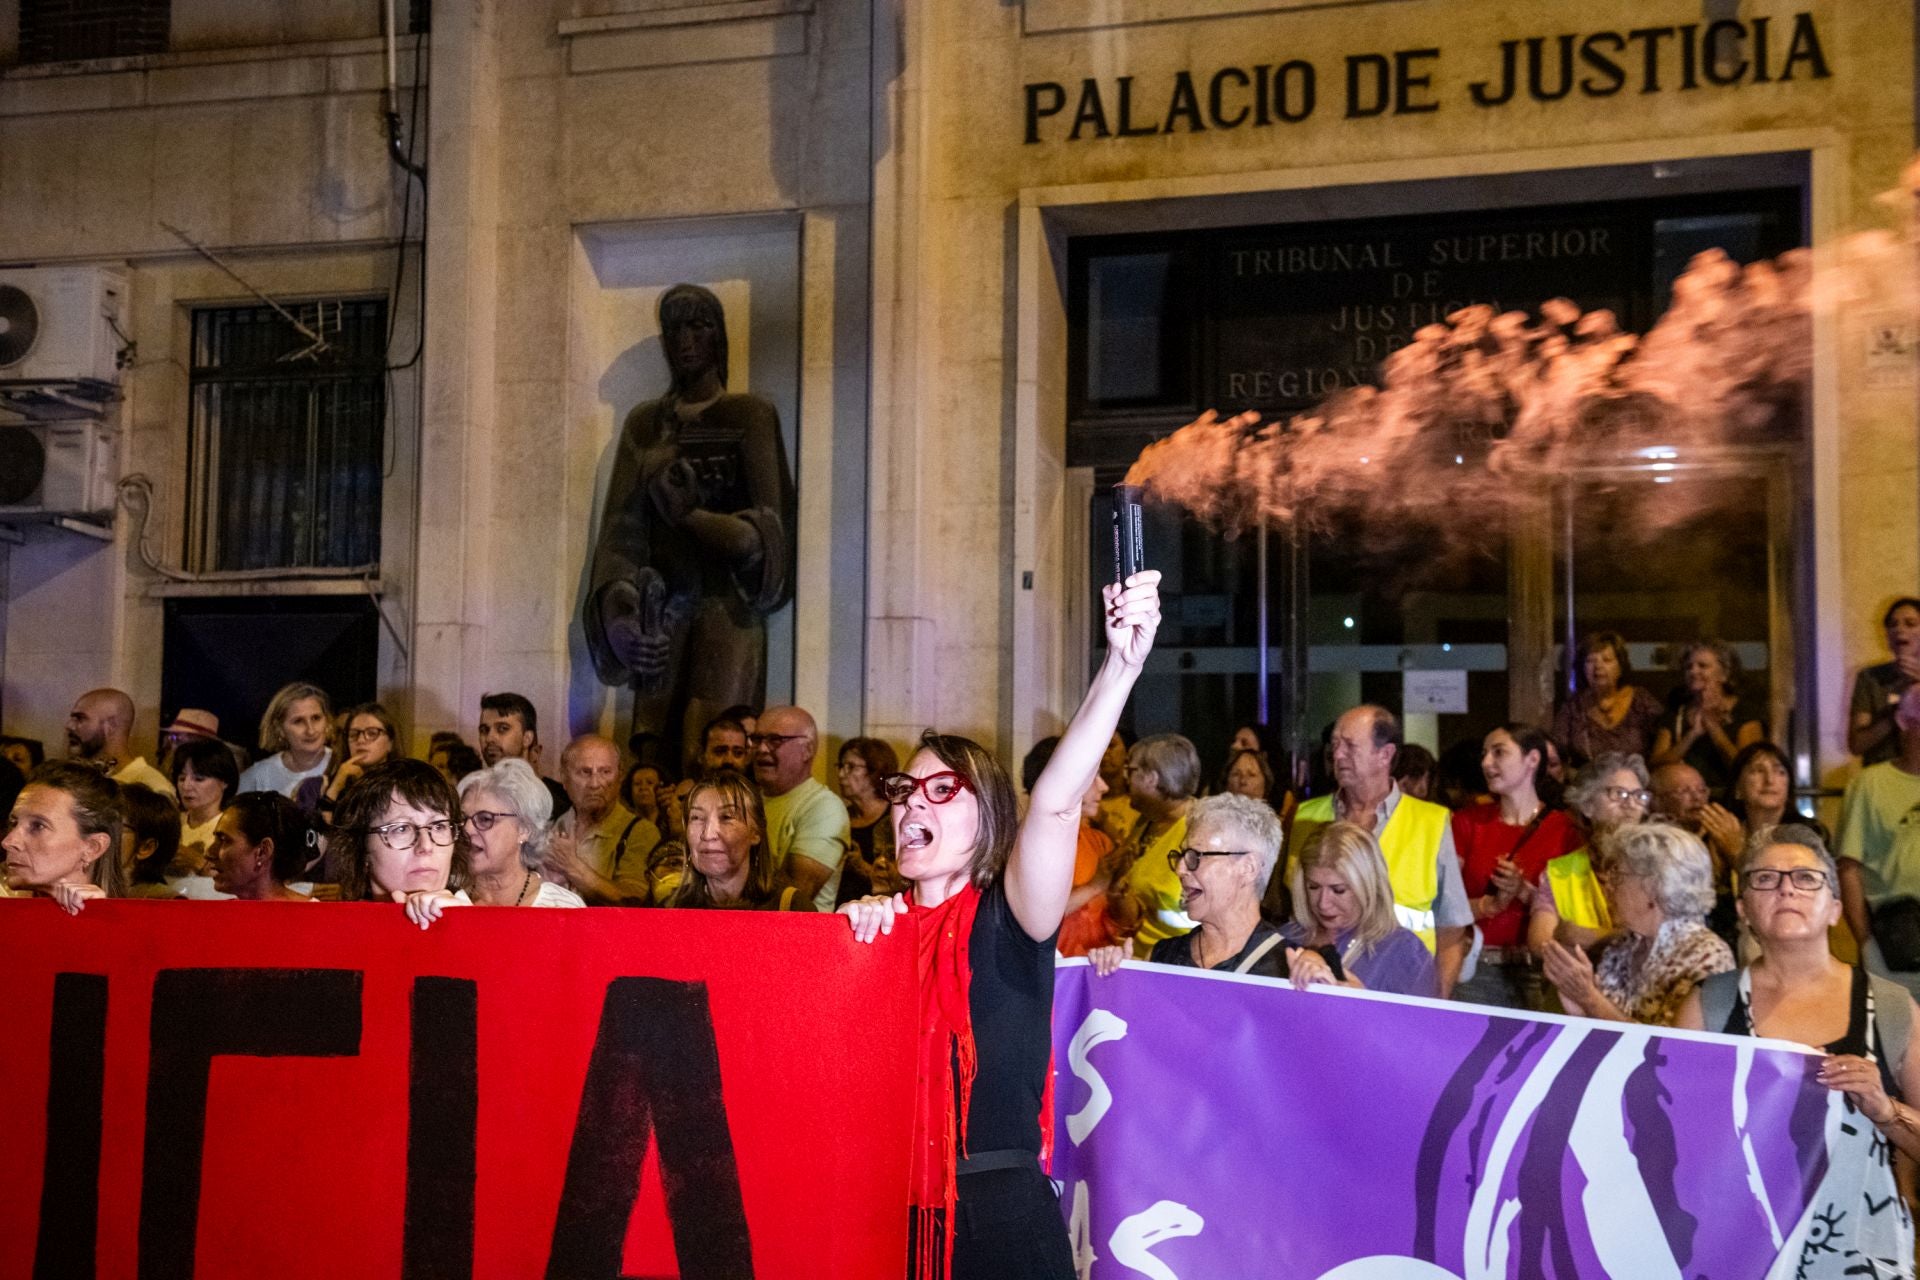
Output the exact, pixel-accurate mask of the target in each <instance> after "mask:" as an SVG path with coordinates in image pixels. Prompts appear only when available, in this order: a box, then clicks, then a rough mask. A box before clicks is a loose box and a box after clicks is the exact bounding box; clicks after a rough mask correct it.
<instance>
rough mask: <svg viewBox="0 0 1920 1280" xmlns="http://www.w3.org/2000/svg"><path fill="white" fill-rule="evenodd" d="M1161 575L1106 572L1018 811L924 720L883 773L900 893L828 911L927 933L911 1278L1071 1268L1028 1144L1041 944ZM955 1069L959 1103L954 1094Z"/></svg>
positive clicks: (863, 933)
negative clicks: (1101, 633) (1099, 604)
mask: <svg viewBox="0 0 1920 1280" xmlns="http://www.w3.org/2000/svg"><path fill="white" fill-rule="evenodd" d="M1159 581H1160V575H1159V573H1157V572H1154V571H1152V570H1149V571H1147V572H1144V573H1138V574H1134V575H1133V576H1132V577H1130V578H1128V579H1127V582H1126V584H1125V586H1124V587H1122V586H1119V585H1113V586H1108V587H1106V588H1104V591H1103V595H1104V605H1105V608H1104V611H1103V612H1104V621H1105V624H1106V625H1105V630H1106V641H1107V649H1106V657H1105V658H1104V659H1103V661H1102V662H1101V664H1100V670H1099V671H1098V673H1096V674H1095V676H1094V678H1093V686H1092V688H1090V689H1089V690H1088V691H1087V696H1086V698H1085V700H1084V701H1082V702H1081V704H1080V708H1079V710H1078V711H1076V712H1075V713H1074V716H1073V720H1072V722H1071V723H1070V724H1068V725H1067V729H1066V732H1065V733H1063V734H1061V736H1060V745H1059V746H1058V747H1057V748H1055V750H1054V753H1053V758H1052V759H1051V760H1049V761H1048V762H1047V764H1046V767H1045V768H1044V769H1042V770H1041V771H1040V776H1039V777H1038V778H1036V779H1035V780H1034V784H1033V787H1032V789H1031V791H1030V792H1029V797H1030V800H1031V803H1030V804H1029V806H1028V810H1027V816H1026V818H1025V820H1024V821H1022V820H1021V819H1020V818H1019V816H1018V810H1017V808H1016V807H1015V805H1014V797H1013V783H1012V782H1011V781H1010V780H1009V779H1008V777H1007V773H1006V770H1005V769H1003V768H1002V767H1001V766H1000V764H999V762H998V761H996V760H995V759H994V758H993V756H992V754H991V753H990V752H988V751H987V749H986V748H985V747H983V746H981V745H980V744H979V743H977V742H974V741H972V740H970V739H967V738H962V737H957V736H953V735H949V734H937V733H929V734H927V735H926V736H925V737H923V738H922V739H921V740H920V749H919V750H918V751H916V752H915V753H914V754H913V757H912V759H911V760H909V761H908V762H907V768H906V772H905V773H903V774H893V775H890V776H888V777H887V778H885V779H883V780H882V783H881V787H882V790H881V794H882V795H884V796H886V797H887V799H888V800H889V802H890V803H891V804H892V805H893V806H894V808H893V830H894V849H895V856H896V858H897V860H898V866H899V871H900V874H901V875H902V876H904V877H905V878H906V879H908V880H910V881H912V882H913V886H914V887H913V900H912V902H911V903H909V902H908V900H907V898H906V897H905V895H901V894H896V895H894V896H893V897H892V898H878V897H869V898H862V899H860V900H859V901H857V902H850V903H848V904H847V905H846V906H844V907H842V908H841V911H842V912H843V913H844V914H845V915H846V916H847V917H848V918H849V921H850V923H851V924H852V926H853V933H854V937H855V938H856V939H858V940H859V941H861V942H871V941H873V939H874V938H875V937H876V936H877V935H879V934H880V933H883V932H891V931H892V929H893V923H894V920H895V918H896V917H897V916H900V915H907V914H910V915H911V916H912V917H913V918H914V922H915V924H916V925H917V926H918V930H919V937H920V938H921V939H922V940H923V941H922V943H921V945H920V947H919V949H918V959H919V973H920V1007H921V1018H920V1044H919V1069H918V1071H917V1072H916V1088H917V1090H918V1105H917V1106H916V1109H915V1113H916V1126H915V1134H914V1139H915V1140H914V1144H913V1149H914V1151H915V1157H914V1164H913V1169H912V1181H911V1184H910V1188H909V1190H910V1197H911V1201H912V1206H913V1210H912V1218H911V1219H910V1221H911V1227H912V1230H911V1245H910V1256H909V1274H910V1275H913V1276H915V1277H916V1278H917V1280H935V1277H947V1278H950V1280H963V1278H972V1277H979V1278H980V1280H988V1278H991V1280H1026V1278H1028V1277H1035V1278H1038V1277H1047V1278H1049V1280H1051V1278H1054V1277H1058V1278H1059V1280H1067V1278H1068V1277H1071V1276H1072V1275H1073V1274H1074V1264H1073V1254H1072V1250H1071V1248H1070V1246H1069V1245H1068V1242H1067V1232H1066V1223H1065V1220H1064V1218H1063V1217H1062V1215H1061V1212H1060V1204H1059V1199H1058V1197H1057V1196H1056V1194H1055V1192H1054V1190H1053V1186H1052V1184H1051V1183H1050V1182H1048V1181H1047V1175H1046V1174H1045V1173H1044V1172H1042V1171H1041V1168H1040V1158H1039V1157H1040V1150H1041V1124H1042V1123H1043V1121H1042V1109H1043V1104H1042V1099H1043V1097H1044V1095H1045V1093H1046V1084H1047V1079H1048V1070H1049V1062H1050V1060H1051V1057H1052V1052H1053V1047H1052V1036H1051V1023H1052V1018H1053V946H1054V939H1055V937H1056V936H1057V935H1058V934H1059V931H1060V921H1061V919H1062V918H1063V917H1064V916H1065V914H1066V909H1067V899H1068V897H1069V895H1070V894H1071V892H1072V889H1073V869H1074V860H1075V854H1076V852H1077V848H1078V844H1079V833H1080V803H1081V799H1082V798H1083V797H1084V796H1085V795H1086V793H1087V788H1088V787H1089V786H1091V785H1092V783H1093V778H1094V774H1095V773H1096V772H1097V771H1098V769H1099V767H1100V757H1101V755H1102V753H1103V752H1105V750H1106V747H1107V743H1108V742H1109V741H1110V740H1111V738H1112V736H1113V731H1114V728H1115V727H1116V726H1117V725H1118V724H1119V721H1120V712H1121V711H1122V710H1123V709H1124V708H1125V706H1126V702H1127V695H1128V694H1129V693H1130V692H1131V691H1132V689H1133V685H1134V682H1135V681H1136V680H1138V679H1139V677H1140V669H1141V666H1142V664H1144V663H1145V662H1146V659H1147V655H1148V653H1149V652H1150V651H1151V650H1152V648H1153V637H1154V633H1155V632H1156V631H1157V630H1158V629H1159V625H1160V592H1159V585H1158V584H1159ZM956 1063H958V1064H961V1066H962V1068H963V1069H962V1070H961V1071H959V1072H956V1070H955V1064H956ZM967 1067H971V1068H972V1070H971V1071H970V1072H969V1071H967V1070H965V1069H964V1068H967ZM968 1076H970V1077H971V1087H970V1089H969V1092H968V1098H967V1103H966V1106H965V1108H964V1110H963V1109H962V1108H961V1107H960V1106H959V1105H958V1104H957V1102H956V1098H955V1094H956V1090H957V1088H958V1087H959V1085H960V1083H961V1081H962V1080H965V1079H966V1078H968ZM963 1116H964V1123H963V1122H962V1117H963ZM956 1128H958V1129H959V1130H960V1132H959V1133H958V1139H959V1140H958V1141H957V1142H956V1140H955V1137H954V1136H953V1135H955V1134H956ZM962 1152H964V1153H965V1154H964V1158H962V1156H961V1153H962Z"/></svg>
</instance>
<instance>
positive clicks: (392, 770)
mask: <svg viewBox="0 0 1920 1280" xmlns="http://www.w3.org/2000/svg"><path fill="white" fill-rule="evenodd" d="M465 821H466V815H465V814H464V813H462V812H461V809H460V797H459V796H458V795H456V794H455V793H454V790H453V785H452V784H451V783H449V782H448V781H447V780H446V778H444V777H443V776H441V773H440V771H439V770H438V769H436V768H434V767H433V766H432V765H430V764H428V763H427V762H426V761H424V760H389V761H387V762H386V763H384V764H377V765H375V766H373V768H371V769H369V770H367V771H366V772H365V773H364V774H362V775H361V776H360V777H359V779H358V780H356V781H355V782H354V784H353V785H352V786H350V787H348V788H347V790H346V793H345V794H344V795H342V796H341V797H340V803H339V805H338V806H337V807H336V808H335V811H334V830H335V835H334V839H335V841H336V842H337V844H338V846H339V856H340V857H341V858H342V860H343V861H344V862H345V867H344V869H343V871H342V874H341V875H340V877H339V879H340V897H341V899H342V900H343V901H347V902H397V903H399V904H401V905H402V906H404V907H405V908H406V914H407V919H409V920H411V921H412V922H413V923H415V924H417V925H419V926H420V927H421V928H422V929H424V928H426V927H427V926H428V925H430V924H432V923H433V922H434V921H435V920H438V919H439V918H440V913H441V912H442V910H444V909H445V908H447V907H449V906H463V907H467V906H472V905H473V899H472V898H470V897H468V896H467V891H466V890H467V882H468V880H469V878H470V876H471V874H472V872H471V869H470V864H469V858H470V856H471V852H472V850H471V846H470V845H469V844H468V842H467V833H466V831H465Z"/></svg>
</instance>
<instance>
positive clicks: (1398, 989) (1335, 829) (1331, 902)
mask: <svg viewBox="0 0 1920 1280" xmlns="http://www.w3.org/2000/svg"><path fill="white" fill-rule="evenodd" d="M1293 903H1294V907H1293V910H1294V918H1293V919H1292V920H1290V921H1288V922H1287V923H1286V924H1285V925H1283V926H1281V929H1280V936H1281V937H1282V938H1283V939H1285V940H1286V943H1287V945H1288V946H1291V947H1300V948H1305V949H1309V950H1318V949H1320V948H1322V947H1332V948H1333V949H1334V951H1335V953H1336V954H1337V955H1338V956H1339V957H1340V964H1341V967H1342V969H1343V970H1344V971H1345V975H1346V977H1345V981H1346V984H1347V985H1348V986H1350V987H1363V988H1365V989H1367V990H1369V991H1386V992H1390V993H1392V994H1394V995H1402V996H1438V995H1439V994H1440V988H1439V984H1438V982H1437V980H1436V977H1435V974H1434V967H1433V953H1432V952H1430V951H1428V950H1427V948H1426V944H1425V943H1423V942H1421V941H1420V937H1419V935H1418V934H1415V933H1413V932H1412V931H1411V930H1409V929H1406V928H1404V927H1402V925H1401V924H1400V922H1399V921H1398V920H1396V919H1395V918H1394V914H1393V885H1392V884H1391V883H1389V882H1388V880H1387V860H1386V858H1385V857H1384V856H1382V854H1381V853H1380V845H1379V843H1378V842H1377V841H1376V840H1375V839H1374V838H1373V833H1372V832H1371V831H1368V830H1367V829H1366V828H1365V827H1362V826H1358V825H1356V824H1354V823H1351V822H1330V823H1328V824H1327V825H1326V826H1324V827H1319V828H1316V829H1315V830H1314V832H1313V834H1312V835H1310V836H1308V837H1307V842H1306V844H1305V845H1304V846H1303V847H1302V848H1301V850H1300V855H1299V857H1298V858H1297V859H1295V863H1294V872H1293Z"/></svg>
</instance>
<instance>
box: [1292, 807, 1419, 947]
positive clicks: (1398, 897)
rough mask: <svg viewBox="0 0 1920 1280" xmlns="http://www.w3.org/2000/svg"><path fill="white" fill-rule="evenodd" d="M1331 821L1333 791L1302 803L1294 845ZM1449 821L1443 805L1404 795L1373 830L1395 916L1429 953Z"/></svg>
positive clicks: (1297, 813)
mask: <svg viewBox="0 0 1920 1280" xmlns="http://www.w3.org/2000/svg"><path fill="white" fill-rule="evenodd" d="M1333 818H1334V815H1333V795H1332V793H1331V792H1329V793H1328V794H1327V795H1324V796H1315V797H1314V798H1313V799H1311V800H1306V801H1303V802H1301V805H1300V807H1299V808H1298V809H1297V810H1295V811H1294V815H1293V835H1292V839H1291V844H1292V847H1293V848H1294V849H1300V848H1304V847H1305V846H1306V842H1307V837H1308V836H1310V835H1312V834H1313V832H1314V830H1315V829H1316V828H1318V827H1324V826H1326V825H1327V824H1328V823H1330V822H1332V821H1333ZM1452 820H1453V815H1452V814H1451V813H1449V812H1447V809H1446V807H1445V806H1444V805H1437V804H1433V803H1431V802H1430V801H1426V800H1416V799H1415V798H1414V797H1412V796H1410V795H1407V794H1406V793H1404V792H1402V793H1401V796H1400V802H1399V803H1398V804H1396V805H1394V807H1393V813H1392V814H1390V815H1389V816H1388V818H1387V825H1386V826H1385V827H1383V828H1382V829H1381V830H1379V831H1376V832H1374V838H1375V839H1377V840H1378V841H1379V842H1380V852H1381V854H1382V855H1383V856H1384V857H1385V858H1386V860H1387V880H1388V882H1389V883H1390V884H1392V885H1393V914H1394V916H1395V918H1396V919H1398V920H1399V921H1400V923H1401V925H1402V926H1404V927H1406V928H1408V929H1411V930H1413V931H1414V932H1415V933H1417V934H1419V935H1420V941H1422V942H1424V943H1426V944H1427V950H1429V951H1432V950H1433V948H1434V935H1433V928H1434V926H1433V903H1434V899H1436V898H1438V897H1439V896H1440V838H1441V836H1443V835H1444V834H1446V830H1447V824H1448V823H1449V822H1451V821H1452ZM1288 861H1289V863H1291V862H1293V861H1294V859H1293V858H1292V857H1289V858H1288Z"/></svg>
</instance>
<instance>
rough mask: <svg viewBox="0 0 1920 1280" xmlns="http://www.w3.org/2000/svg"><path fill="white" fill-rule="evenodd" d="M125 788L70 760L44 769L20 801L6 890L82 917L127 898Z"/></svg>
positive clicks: (8, 844)
mask: <svg viewBox="0 0 1920 1280" xmlns="http://www.w3.org/2000/svg"><path fill="white" fill-rule="evenodd" d="M122 824H123V815H122V813H121V799H120V787H119V785H118V784H117V783H115V782H113V781H112V780H111V779H109V778H108V777H107V776H106V775H105V774H103V773H100V772H99V771H97V770H94V769H89V768H88V767H87V766H86V765H83V764H73V763H70V762H68V761H65V760H58V761H54V762H53V763H51V764H44V765H41V766H40V767H39V768H38V769H35V770H34V771H33V776H32V777H31V778H29V779H28V780H27V785H26V787H25V788H24V789H23V790H22V791H21V792H20V794H19V795H18V796H17V797H16V798H15V799H14V802H13V811H12V813H11V815H10V817H9V819H8V823H7V833H6V836H5V838H4V839H0V850H4V851H5V853H6V878H7V888H8V890H9V891H10V892H12V893H16V894H21V893H24V894H33V895H37V896H40V897H45V898H52V899H53V900H54V901H55V902H57V903H59V904H60V908H61V910H63V911H65V912H66V913H67V914H68V915H78V914H79V913H80V911H81V910H82V909H83V908H84V907H85V906H86V905H87V903H88V902H89V901H90V900H92V899H94V898H119V897H124V896H125V894H126V877H125V875H124V873H123V871H122V869H121V865H120V831H121V827H122Z"/></svg>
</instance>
